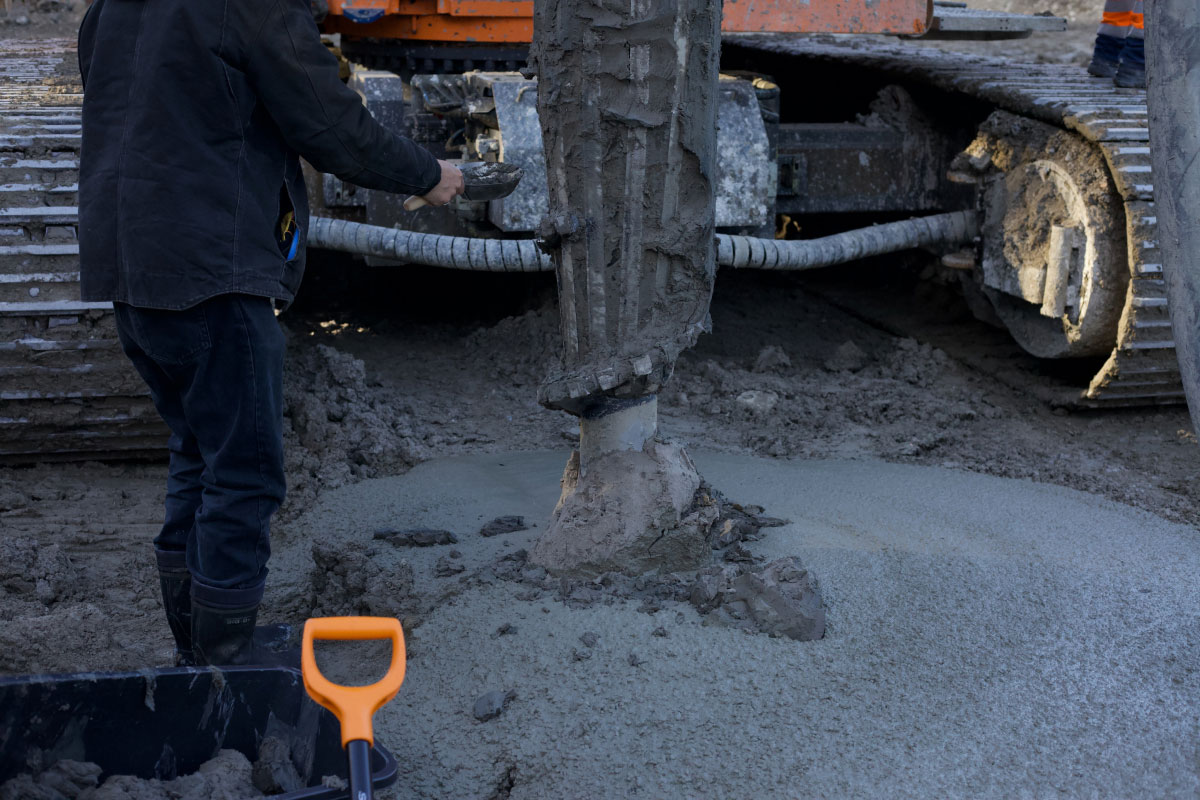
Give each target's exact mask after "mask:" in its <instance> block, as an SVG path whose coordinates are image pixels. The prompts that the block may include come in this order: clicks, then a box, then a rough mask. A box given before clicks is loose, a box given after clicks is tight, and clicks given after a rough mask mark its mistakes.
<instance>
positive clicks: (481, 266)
mask: <svg viewBox="0 0 1200 800" xmlns="http://www.w3.org/2000/svg"><path fill="white" fill-rule="evenodd" d="M978 233H979V215H978V214H977V213H976V212H975V211H953V212H950V213H947V214H934V215H932V216H929V217H915V218H913V219H906V220H901V221H899V222H888V223H884V224H882V225H873V226H871V227H869V228H859V229H857V230H853V231H846V232H845V233H836V234H834V235H832V236H824V237H821V238H819V239H762V238H758V237H754V236H731V235H729V234H724V233H718V234H717V264H718V265H719V266H722V267H733V268H735V269H778V270H805V269H817V268H818V267H828V266H832V265H834V264H843V263H846V262H848V261H856V260H858V259H861V258H866V257H868V256H876V255H882V254H884V253H895V252H898V251H901V250H911V249H913V248H917V247H931V246H934V245H940V244H958V243H961V242H968V241H970V240H971V239H973V238H975V236H976V235H977V234H978ZM308 244H309V246H310V247H320V248H325V249H328V250H340V251H343V252H347V253H356V254H358V255H366V256H377V257H379V258H389V259H395V260H397V261H402V262H404V263H406V264H426V265H428V266H431V267H446V268H449V269H463V270H472V271H477V272H547V271H549V270H552V269H554V266H553V264H551V262H550V257H549V256H548V255H546V254H545V253H543V252H541V251H540V250H538V248H537V245H536V244H535V243H534V240H532V239H483V238H476V237H470V236H442V235H440V234H436V233H417V232H415V231H405V230H400V229H398V228H384V227H380V226H377V225H364V224H362V223H360V222H347V221H345V220H339V219H329V218H327V217H313V218H312V220H311V221H310V224H309V230H308Z"/></svg>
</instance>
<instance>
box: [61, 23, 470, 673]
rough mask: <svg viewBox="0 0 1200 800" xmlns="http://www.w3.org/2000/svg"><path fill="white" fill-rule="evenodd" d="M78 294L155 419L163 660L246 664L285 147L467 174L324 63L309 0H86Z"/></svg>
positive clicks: (273, 376) (416, 185) (452, 190)
mask: <svg viewBox="0 0 1200 800" xmlns="http://www.w3.org/2000/svg"><path fill="white" fill-rule="evenodd" d="M79 66H80V72H81V74H82V76H83V82H84V100H83V144H82V151H81V160H80V178H79V254H80V271H81V276H80V279H81V284H82V299H84V300H90V301H112V303H113V305H114V308H115V313H116V321H117V331H118V334H119V336H120V340H121V345H122V348H123V349H124V351H125V353H126V355H128V357H129V359H130V360H131V361H132V362H133V365H134V367H135V368H136V369H137V371H138V372H139V373H140V374H141V376H142V378H143V379H145V381H146V384H147V385H148V386H149V389H150V394H151V396H152V397H153V400H154V403H155V406H156V407H157V409H158V411H159V413H160V414H161V415H162V417H163V419H164V420H165V421H166V423H167V426H168V427H169V429H170V433H171V435H170V439H169V442H168V448H169V451H170V468H169V474H168V478H167V494H166V501H165V517H166V518H165V522H164V524H163V527H162V530H161V531H160V533H159V534H158V536H157V537H156V538H155V540H154V546H155V553H156V557H157V563H158V567H159V574H160V578H161V580H160V583H161V586H162V592H163V603H164V606H165V609H166V613H167V621H168V623H169V625H170V628H171V632H172V634H173V635H174V637H175V642H176V647H177V661H178V662H179V663H185V664H186V663H196V664H237V663H247V662H248V661H250V660H251V659H252V658H254V655H253V649H252V646H251V644H252V640H253V632H254V628H255V623H256V620H257V614H258V606H259V602H260V601H261V599H262V595H263V587H264V584H265V581H266V577H267V559H268V557H269V555H270V539H269V526H270V519H271V515H272V514H273V513H274V512H275V510H276V509H277V508H278V507H279V504H280V503H281V502H282V501H283V497H284V470H283V397H282V383H283V378H282V374H283V350H284V347H283V335H282V333H281V331H280V330H279V326H278V324H277V322H276V320H275V309H276V308H277V307H280V306H286V304H288V303H289V302H291V300H292V299H293V298H294V297H295V294H296V291H297V289H298V287H299V285H300V278H301V275H302V274H303V272H304V250H305V248H304V243H305V233H306V231H307V227H308V202H307V197H306V195H305V190H304V182H303V179H302V176H301V171H300V157H303V158H305V159H307V160H308V161H309V163H311V164H312V165H313V166H314V167H316V168H317V169H318V170H321V171H322V172H328V173H332V174H334V175H336V176H338V177H339V178H342V179H343V180H346V181H350V182H352V183H355V184H358V185H360V186H364V187H367V188H370V189H380V190H384V191H389V192H398V193H404V194H415V195H422V196H424V197H425V199H426V200H428V201H429V202H430V203H432V204H433V205H444V204H446V203H448V202H449V201H450V200H451V199H452V198H453V197H454V196H455V195H456V194H460V193H461V192H462V188H463V182H462V175H461V173H460V172H459V171H458V169H457V168H456V167H454V166H453V165H451V164H449V163H446V162H442V161H438V160H437V159H436V158H434V157H433V156H432V155H431V154H430V153H429V152H428V151H426V150H424V149H423V148H421V147H419V146H418V145H416V144H415V143H414V142H412V141H411V140H409V139H406V138H404V137H402V136H397V135H396V134H394V133H391V132H389V131H388V130H386V129H385V128H383V127H382V126H380V125H379V124H378V123H376V122H375V120H374V119H373V118H372V117H371V115H370V113H369V112H368V111H367V110H366V108H365V107H364V106H363V104H362V101H361V99H360V98H359V96H358V95H357V94H356V93H355V92H354V91H352V90H351V89H349V88H348V87H347V86H345V85H344V84H343V83H342V82H341V81H340V80H339V78H338V65H337V61H336V60H335V59H334V57H333V56H332V55H331V54H330V53H329V51H328V50H327V49H326V48H325V46H324V45H323V44H322V43H321V40H320V35H319V33H318V31H317V27H316V24H315V23H314V21H313V19H312V15H311V11H310V8H309V2H308V0H95V2H94V3H93V4H92V6H91V7H90V8H89V9H88V11H87V14H86V15H85V17H84V19H83V22H82V24H81V27H80V31H79Z"/></svg>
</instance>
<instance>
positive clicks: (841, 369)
mask: <svg viewBox="0 0 1200 800" xmlns="http://www.w3.org/2000/svg"><path fill="white" fill-rule="evenodd" d="M36 5H37V8H34V9H33V10H29V11H28V12H27V16H28V17H29V22H28V24H24V23H18V22H17V21H16V17H17V16H18V12H19V10H20V8H21V4H20V3H18V4H16V6H15V10H14V13H13V14H12V15H10V16H9V17H3V15H0V25H3V28H2V29H3V30H5V31H6V35H7V31H9V30H12V27H10V26H14V27H16V26H20V27H24V28H25V30H27V31H29V32H30V34H31V35H41V34H43V33H47V32H49V33H55V34H57V35H62V33H63V28H64V27H66V26H69V25H73V24H74V23H73V20H74V19H75V18H76V17H77V16H78V13H79V9H78V7H75V8H74V9H70V8H67V7H66V6H65V5H59V4H54V3H53V2H48V0H46V1H44V2H43V3H39V4H36ZM975 5H978V6H980V7H985V8H1008V9H1012V10H1026V11H1037V10H1042V9H1043V8H1046V9H1048V10H1051V11H1053V12H1055V13H1070V14H1071V15H1072V18H1073V25H1072V32H1071V36H1070V39H1069V41H1070V43H1071V44H1070V45H1069V46H1066V47H1057V46H1056V47H1051V46H1049V45H1046V44H1043V43H1041V40H1039V39H1036V38H1035V39H1030V40H1024V41H1023V42H1020V43H1016V44H1010V45H996V44H988V45H974V46H976V47H987V48H998V47H1001V46H1003V47H1010V48H1011V49H1012V51H1013V52H1016V53H1020V54H1022V55H1032V56H1034V57H1044V58H1054V59H1056V60H1071V61H1074V62H1080V61H1083V60H1085V59H1086V57H1087V54H1088V53H1089V51H1090V41H1091V36H1092V32H1091V31H1092V28H1091V26H1092V25H1093V24H1094V23H1092V22H1091V21H1090V19H1091V17H1093V16H1097V17H1098V15H1099V11H1100V6H1101V3H1100V2H1098V0H1097V2H1090V3H1085V2H1080V0H1069V2H1068V0H1047V1H1046V2H1044V3H1020V2H1001V1H1000V0H992V1H991V2H979V3H976V4H975ZM1035 6H1036V7H1035ZM38 8H42V9H43V10H38ZM56 15H57V16H56ZM72 15H74V16H72ZM1058 41H1059V42H1061V41H1062V40H1058ZM1051 54H1053V55H1051ZM314 262H315V263H314V264H313V266H312V271H311V273H310V276H309V278H308V279H306V285H305V287H304V288H303V290H302V297H301V301H300V302H299V303H298V304H297V306H296V307H295V308H293V309H291V310H289V311H288V312H287V313H286V314H284V315H283V317H282V318H281V321H282V323H283V324H284V325H285V327H286V329H287V331H288V334H289V356H288V358H289V362H288V363H289V366H288V377H287V391H286V410H285V416H286V421H285V422H286V435H287V444H288V456H287V458H288V474H289V480H290V487H289V496H288V500H287V502H286V504H285V506H284V508H283V509H282V511H281V512H280V514H279V515H278V518H277V521H276V524H275V534H274V535H275V537H276V539H277V541H279V542H280V543H283V544H285V545H286V544H295V543H296V538H297V537H299V536H300V535H301V534H300V531H299V529H297V528H295V527H294V525H293V523H294V522H295V520H297V518H298V517H299V516H300V515H301V514H302V513H303V512H304V511H305V510H306V509H308V508H309V507H310V506H312V505H313V504H314V503H315V502H316V500H317V499H318V498H319V497H320V496H321V494H322V492H326V491H329V490H331V489H335V488H338V487H342V486H346V485H348V484H352V483H355V482H357V481H360V480H362V479H364V478H371V477H382V476H387V475H399V474H402V473H404V472H406V471H407V470H408V469H410V468H411V467H412V466H414V465H416V464H418V463H421V462H423V461H426V460H428V459H430V458H433V457H438V456H447V455H465V454H487V453H503V452H509V451H526V450H545V449H553V448H561V447H563V446H564V445H569V444H570V443H571V442H573V441H574V440H575V439H576V438H577V426H576V425H575V423H574V420H573V419H572V418H571V417H569V416H568V415H565V414H562V413H558V412H551V411H547V410H544V409H542V408H541V407H539V406H538V405H537V403H536V401H535V397H536V388H537V383H538V381H539V380H540V379H541V377H542V376H543V375H544V374H545V371H546V366H547V364H549V363H550V362H551V361H552V359H553V358H554V355H555V348H556V342H557V314H556V311H555V309H554V285H553V279H552V278H551V277H549V276H477V275H465V274H454V273H449V272H440V271H436V270H423V269H404V270H386V269H381V270H374V271H373V270H368V269H366V268H363V267H356V266H354V265H352V264H350V263H348V262H346V261H343V260H340V259H335V258H323V257H317V258H315V259H314ZM925 263H926V262H925V261H924V260H923V259H922V257H920V256H905V257H891V258H884V259H878V260H876V261H873V262H870V263H866V264H856V265H847V266H844V267H838V268H834V269H830V270H824V271H821V272H818V273H812V274H807V275H801V276H793V275H766V274H760V273H735V272H733V271H725V272H722V273H721V274H720V275H719V276H718V281H717V290H716V297H715V300H714V304H713V309H712V316H713V333H712V334H710V335H706V336H704V337H702V338H701V341H700V342H699V344H698V345H697V347H696V348H695V349H693V350H692V351H689V352H687V353H685V354H684V356H683V357H682V358H681V359H680V361H679V364H678V367H677V370H676V374H675V376H674V378H673V380H672V382H671V383H670V385H669V387H668V389H667V391H666V392H665V393H664V394H663V395H662V397H661V398H660V408H661V411H662V429H663V431H664V433H665V434H666V435H668V436H671V437H674V438H678V439H680V440H683V441H685V442H687V443H689V444H690V445H693V446H696V447H701V448H705V449H709V450H715V451H720V452H727V453H737V454H754V455H758V456H763V457H768V458H773V459H798V460H808V459H817V458H821V459H827V458H833V459H848V460H855V459H883V460H886V461H891V462H895V463H900V464H917V465H929V466H939V467H946V468H951V469H957V470H964V471H968V472H977V473H983V474H988V475H995V476H1001V477H1009V478H1018V479H1024V480H1028V481H1032V482H1037V483H1045V484H1054V485H1059V486H1065V487H1070V488H1074V489H1078V490H1082V491H1084V492H1088V493H1091V494H1093V495H1095V496H1097V497H1103V498H1108V499H1111V500H1115V501H1118V502H1120V503H1124V504H1127V505H1130V506H1134V507H1137V508H1139V509H1142V510H1145V511H1148V512H1151V513H1153V514H1156V515H1158V516H1161V517H1163V518H1165V519H1167V520H1170V521H1173V522H1179V523H1183V524H1186V525H1188V526H1191V527H1193V528H1194V527H1196V526H1197V525H1200V511H1197V499H1200V484H1198V483H1197V480H1196V464H1197V460H1198V459H1200V451H1198V450H1197V449H1196V444H1197V440H1196V436H1195V435H1194V433H1193V432H1192V429H1191V425H1190V421H1189V418H1188V415H1187V413H1186V410H1185V409H1184V408H1183V407H1181V406H1175V407H1165V408H1159V409H1150V408H1144V409H1128V410H1107V411H1088V410H1082V409H1079V408H1076V407H1075V406H1074V405H1073V404H1072V399H1073V398H1074V397H1075V396H1077V393H1078V389H1079V387H1080V386H1082V385H1085V384H1086V380H1087V377H1088V376H1089V375H1090V374H1091V373H1092V372H1093V371H1094V370H1095V368H1096V367H1097V366H1098V364H1096V363H1094V362H1080V363H1076V362H1069V363H1052V362H1045V361H1039V360H1037V359H1034V358H1032V357H1030V356H1028V355H1026V354H1024V353H1023V352H1022V351H1021V350H1020V349H1019V348H1018V347H1017V346H1016V345H1015V344H1013V342H1012V341H1011V339H1010V338H1009V337H1008V336H1007V335H1006V334H1004V333H1003V332H1001V331H997V330H995V329H993V328H990V327H988V326H987V325H985V324H983V323H981V322H978V321H977V320H975V319H974V318H972V317H971V315H970V314H969V313H968V311H967V310H966V307H965V305H964V303H963V301H962V299H961V297H960V296H959V295H958V293H957V291H956V290H955V288H954V287H953V286H945V285H941V284H938V283H936V282H933V281H929V280H922V279H921V278H920V277H919V275H920V273H921V271H922V268H923V266H924V265H925ZM164 477H165V463H163V462H159V461H150V462H111V463H76V464H47V465H40V466H22V467H11V466H10V467H0V532H2V534H0V674H21V673H32V672H60V671H76V670H94V669H138V668H144V667H146V666H157V665H167V664H168V663H169V660H170V649H171V644H170V641H169V634H168V632H167V630H166V625H165V624H164V622H163V620H162V612H161V606H160V602H159V599H158V589H157V585H156V581H155V580H154V571H153V564H152V554H151V548H150V544H149V540H150V538H151V537H152V536H153V534H154V533H155V531H156V530H157V525H158V520H159V515H160V509H161V502H162V494H163V484H164ZM718 488H720V487H718ZM767 512H768V513H770V509H768V510H767ZM538 522H539V523H540V522H541V521H538ZM371 534H372V532H371V531H363V538H364V540H369V539H370V536H371ZM360 561H361V562H362V563H364V564H366V563H368V560H366V557H365V556H363V557H362V558H360ZM311 566H312V565H309V569H311ZM376 577H378V576H376ZM370 579H372V578H371V577H370V576H367V578H364V580H370ZM273 580H277V581H279V585H286V586H288V587H289V591H288V592H286V593H281V592H279V591H274V592H272V593H270V594H269V595H268V605H267V607H266V608H265V609H264V614H263V616H264V618H265V619H266V620H287V621H292V622H299V621H300V620H302V619H303V618H304V617H305V616H307V615H309V614H312V613H315V612H324V613H339V612H341V611H344V610H346V609H338V608H334V607H333V606H332V605H331V602H333V601H332V600H331V597H332V595H331V594H330V592H331V591H334V590H336V588H337V586H336V585H334V587H333V590H331V589H330V588H329V586H328V585H327V584H324V583H323V584H321V585H319V586H318V585H316V584H315V582H314V581H313V580H312V575H311V574H310V572H309V571H307V570H299V571H296V570H293V571H292V573H290V574H283V572H282V569H281V573H280V574H279V575H278V576H277V577H276V578H275V579H273ZM340 580H342V581H343V582H344V581H345V580H346V576H345V575H342V576H341V577H340ZM293 587H294V591H291V589H292V588H293ZM376 588H377V589H379V590H380V591H379V592H378V593H377V594H378V595H379V596H380V598H381V599H380V600H379V602H380V603H384V602H385V600H384V599H383V598H384V597H385V596H386V597H387V598H388V599H387V602H393V603H395V605H394V607H393V606H386V607H385V606H380V607H378V608H362V609H350V610H354V611H363V612H370V613H382V612H387V613H395V614H398V615H400V614H403V613H405V611H406V610H407V606H405V605H404V603H405V602H406V600H405V598H403V597H396V596H395V595H396V593H399V592H403V591H404V590H405V588H406V587H405V586H402V585H391V584H387V585H383V584H380V585H379V586H377V587H376ZM407 588H411V585H410V586H408V587H407ZM419 600H420V602H429V601H431V599H429V598H425V599H419ZM419 604H420V603H418V605H419ZM385 605H386V604H385Z"/></svg>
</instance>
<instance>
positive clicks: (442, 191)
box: [425, 159, 464, 206]
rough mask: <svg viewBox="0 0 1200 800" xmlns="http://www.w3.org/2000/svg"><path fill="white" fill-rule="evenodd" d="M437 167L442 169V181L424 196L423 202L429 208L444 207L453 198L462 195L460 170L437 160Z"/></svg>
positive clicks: (448, 163)
mask: <svg viewBox="0 0 1200 800" xmlns="http://www.w3.org/2000/svg"><path fill="white" fill-rule="evenodd" d="M438 166H440V167H441V168H442V179H441V180H440V181H438V184H437V186H435V187H433V188H432V189H430V190H429V193H428V194H426V195H425V202H426V203H429V205H431V206H444V205H446V203H449V202H450V201H451V200H453V199H454V198H455V197H457V196H458V195H460V194H462V193H463V188H464V187H463V175H462V170H460V169H459V168H458V167H456V166H454V165H453V164H451V163H450V162H449V161H442V160H441V159H438Z"/></svg>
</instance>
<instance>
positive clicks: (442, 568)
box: [433, 556, 467, 578]
mask: <svg viewBox="0 0 1200 800" xmlns="http://www.w3.org/2000/svg"><path fill="white" fill-rule="evenodd" d="M466 569H467V568H466V567H465V566H464V565H463V564H462V562H460V561H453V560H451V559H449V558H447V557H446V556H442V557H441V558H439V559H438V560H437V562H436V563H435V564H434V565H433V576H434V577H435V578H451V577H453V576H455V575H459V574H461V573H462V572H464V571H466Z"/></svg>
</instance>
